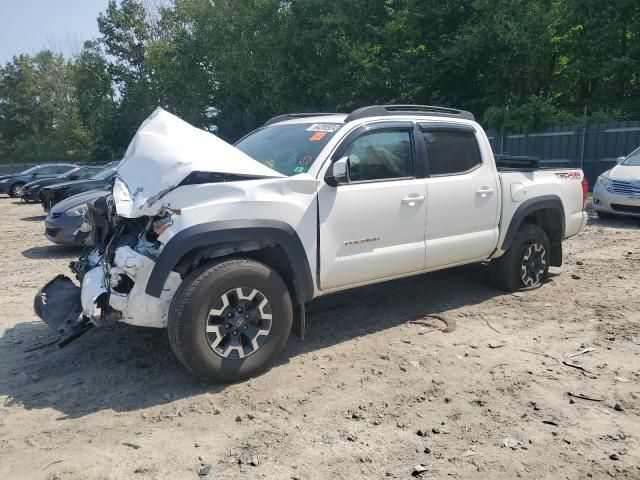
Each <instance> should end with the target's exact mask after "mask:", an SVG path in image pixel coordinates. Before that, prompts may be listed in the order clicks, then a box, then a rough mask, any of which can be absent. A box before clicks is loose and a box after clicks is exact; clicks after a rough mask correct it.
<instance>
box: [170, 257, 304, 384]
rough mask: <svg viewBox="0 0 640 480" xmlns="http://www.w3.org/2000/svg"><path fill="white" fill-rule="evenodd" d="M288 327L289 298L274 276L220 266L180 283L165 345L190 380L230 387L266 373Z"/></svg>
mask: <svg viewBox="0 0 640 480" xmlns="http://www.w3.org/2000/svg"><path fill="white" fill-rule="evenodd" d="M292 322H293V307H292V303H291V296H290V294H289V290H288V289H287V286H286V284H285V283H284V281H283V280H282V278H281V277H280V275H278V273H277V272H276V271H275V270H273V269H271V268H270V267H268V266H267V265H264V264H263V263H260V262H257V261H255V260H250V259H233V260H224V261H221V262H219V263H216V264H213V265H206V266H204V267H201V268H200V269H198V270H195V271H194V272H192V273H191V274H190V275H188V276H187V277H186V278H185V279H184V281H183V282H182V285H181V286H180V288H179V289H178V291H177V292H176V295H175V297H174V298H173V301H172V302H171V308H170V310H169V324H168V333H169V342H170V343H171V348H172V349H173V352H174V353H175V355H176V356H177V357H178V359H179V360H180V362H182V364H183V365H184V366H185V367H187V369H188V370H190V371H191V372H192V373H193V374H194V375H196V376H198V377H200V378H202V379H205V380H209V381H219V382H234V381H238V380H242V379H245V378H248V377H252V376H254V375H257V374H259V373H261V372H263V371H265V370H266V369H267V368H269V366H270V365H271V364H272V362H273V361H274V360H275V358H276V357H277V356H278V355H279V354H280V353H281V352H282V350H283V349H284V347H285V345H286V343H287V338H288V337H289V332H290V331H291V324H292Z"/></svg>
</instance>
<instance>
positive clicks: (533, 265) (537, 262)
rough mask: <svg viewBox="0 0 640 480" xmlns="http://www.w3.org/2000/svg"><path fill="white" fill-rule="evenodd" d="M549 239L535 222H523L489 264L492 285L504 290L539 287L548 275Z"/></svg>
mask: <svg viewBox="0 0 640 480" xmlns="http://www.w3.org/2000/svg"><path fill="white" fill-rule="evenodd" d="M549 254H550V245H549V238H548V237H547V234H546V233H545V231H544V230H543V229H542V228H540V227H539V226H538V225H534V224H531V223H526V224H524V225H523V226H522V227H521V228H520V230H519V231H518V233H517V234H516V236H515V238H514V240H513V243H512V244H511V248H509V250H508V251H507V252H506V253H505V254H504V255H502V257H500V258H498V259H496V260H493V261H492V262H491V264H490V268H491V277H492V280H493V283H494V285H495V286H496V287H498V288H500V289H502V290H506V291H508V292H515V291H518V290H532V289H534V288H538V287H540V286H541V285H542V284H543V283H544V280H546V278H547V277H548V276H549Z"/></svg>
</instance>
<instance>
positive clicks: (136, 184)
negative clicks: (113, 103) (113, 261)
mask: <svg viewBox="0 0 640 480" xmlns="http://www.w3.org/2000/svg"><path fill="white" fill-rule="evenodd" d="M192 172H215V173H222V174H225V173H228V174H235V175H247V176H251V177H253V178H255V177H256V176H261V177H267V178H269V177H271V178H275V177H283V175H281V174H280V173H278V172H276V171H275V170H272V169H270V168H269V167H267V166H265V165H263V164H261V163H260V162H258V161H256V160H254V159H253V158H251V157H249V156H248V155H246V154H245V153H243V152H241V151H240V150H238V149H237V148H235V147H233V146H232V145H230V144H228V143H227V142H225V141H224V140H221V139H219V138H218V137H216V136H215V135H213V134H211V133H208V132H205V131H204V130H200V129H198V128H195V127H193V126H192V125H190V124H188V123H187V122H185V121H183V120H181V119H179V118H178V117H176V116H175V115H172V114H170V113H169V112H166V111H165V110H163V109H162V108H157V109H156V111H155V112H153V113H152V114H151V116H150V117H149V118H147V119H146V120H145V121H144V123H143V124H142V125H141V126H140V129H139V130H138V132H137V133H136V135H135V136H134V137H133V140H132V141H131V143H130V144H129V148H128V149H127V153H126V154H125V156H124V158H123V160H122V161H121V162H120V164H119V166H118V173H117V178H116V181H115V184H114V187H113V198H114V202H115V206H116V211H117V212H118V215H121V216H123V217H127V218H135V217H140V216H143V215H154V214H155V212H157V210H158V208H159V207H158V206H156V207H155V208H154V204H155V203H157V202H158V200H160V198H161V197H162V196H163V194H164V193H165V192H168V191H170V190H171V189H173V188H175V187H177V186H178V185H179V184H180V183H181V182H182V181H183V180H184V179H185V178H186V177H187V176H188V175H189V174H190V173H192Z"/></svg>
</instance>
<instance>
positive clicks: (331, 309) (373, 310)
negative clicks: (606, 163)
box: [0, 264, 500, 419]
mask: <svg viewBox="0 0 640 480" xmlns="http://www.w3.org/2000/svg"><path fill="white" fill-rule="evenodd" d="M487 283H488V282H487V272H486V267H485V266H483V265H479V264H478V265H471V266H467V267H459V268H455V269H451V270H445V271H441V272H435V273H431V274H424V275H419V276H416V277H411V278H406V279H402V280H396V281H391V282H385V283H381V284H377V285H373V286H368V287H362V288H359V289H356V290H351V291H348V292H344V293H339V294H335V295H332V296H328V297H326V298H321V299H318V300H316V301H313V302H310V303H309V305H308V314H307V332H306V333H307V334H306V339H305V340H304V341H301V340H299V339H298V338H297V337H294V336H293V335H292V337H291V339H290V340H289V343H288V345H287V348H286V350H285V352H284V354H283V355H282V356H281V358H280V360H279V362H278V364H277V365H276V366H275V367H274V368H279V366H281V365H283V364H285V363H287V362H288V361H289V359H291V358H294V357H295V356H297V355H300V354H304V353H308V352H313V351H317V350H320V349H323V348H326V347H330V346H332V345H336V344H339V343H341V342H344V341H347V340H350V339H352V338H355V337H362V336H366V335H370V334H373V333H376V332H379V331H382V330H386V329H389V328H393V327H396V326H398V325H401V324H403V323H405V322H407V321H409V320H411V319H414V318H416V317H420V316H424V315H427V314H430V313H436V312H437V313H444V314H445V315H446V312H447V311H448V310H452V309H456V308H459V307H462V306H465V305H474V304H477V303H480V302H483V301H484V300H486V299H488V298H491V297H495V296H496V295H500V293H499V292H497V291H496V290H494V289H493V288H491V287H490V286H488V284H487ZM458 321H459V320H458ZM488 334H489V333H488ZM452 335H455V332H454V333H452ZM424 338H425V339H427V338H428V337H424ZM434 338H436V337H434ZM55 340H56V335H55V334H54V332H53V331H52V330H50V329H49V327H48V326H46V325H45V324H44V323H42V322H40V321H34V322H23V323H19V324H17V325H15V326H13V327H11V328H8V329H6V330H5V332H4V334H3V335H2V337H0V361H1V362H2V364H4V365H6V366H8V368H7V369H5V371H4V373H3V372H1V371H0V395H6V396H7V397H8V398H7V400H6V402H5V405H7V406H9V405H13V404H17V403H19V404H21V405H23V406H24V408H27V409H40V408H53V409H55V410H57V411H59V412H61V417H60V419H65V418H76V417H82V416H84V415H87V414H90V413H93V412H96V411H100V410H103V409H113V410H115V411H134V410H138V409H142V408H147V407H151V406H156V405H161V404H164V403H168V402H169V401H173V400H178V399H181V398H188V397H192V396H195V395H199V394H202V393H205V392H210V393H214V392H220V391H222V390H224V389H225V388H226V386H225V385H211V384H205V383H202V382H200V381H198V380H197V379H195V378H194V377H192V376H191V375H190V374H189V373H188V372H187V371H186V370H185V369H184V368H183V367H182V366H181V365H180V364H179V363H178V361H177V360H176V359H175V357H174V356H173V354H172V353H171V349H170V345H169V341H168V338H167V335H166V331H165V330H156V329H145V328H137V327H131V326H129V325H124V324H115V325H113V326H111V327H108V328H100V329H97V328H96V329H92V330H91V331H89V332H88V333H86V334H85V336H84V337H83V338H81V339H79V340H78V341H76V342H73V343H72V344H70V345H69V346H67V347H66V348H64V349H62V350H60V349H58V348H57V346H56V345H48V346H46V345H47V344H49V343H51V342H55ZM426 341H429V340H428V339H427V340H426ZM38 347H42V348H38ZM2 377H5V378H2Z"/></svg>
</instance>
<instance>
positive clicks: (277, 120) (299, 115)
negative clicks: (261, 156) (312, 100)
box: [263, 112, 344, 127]
mask: <svg viewBox="0 0 640 480" xmlns="http://www.w3.org/2000/svg"><path fill="white" fill-rule="evenodd" d="M329 115H344V114H340V113H326V112H324V113H285V114H284V115H278V116H277V117H273V118H272V119H271V120H267V121H266V122H265V123H264V125H263V127H268V126H269V125H273V124H274V123H280V122H284V121H286V120H292V119H294V118H306V117H328V116H329Z"/></svg>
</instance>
